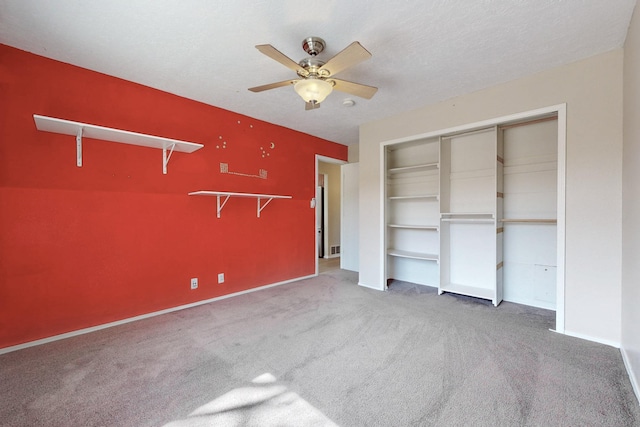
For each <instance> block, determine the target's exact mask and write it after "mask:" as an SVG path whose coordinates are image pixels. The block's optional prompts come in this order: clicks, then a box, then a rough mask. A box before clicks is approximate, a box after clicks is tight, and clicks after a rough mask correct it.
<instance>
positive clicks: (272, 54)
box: [256, 44, 308, 75]
mask: <svg viewBox="0 0 640 427" xmlns="http://www.w3.org/2000/svg"><path fill="white" fill-rule="evenodd" d="M256 49H258V50H259V51H260V52H262V53H264V54H265V55H267V56H268V57H269V58H271V59H274V60H276V61H278V62H279V63H281V64H282V65H284V66H285V67H287V68H290V69H292V70H293V71H295V72H296V73H298V72H302V73H303V74H304V75H306V74H308V72H307V71H306V70H305V69H304V68H302V67H301V66H300V64H298V63H297V62H296V61H294V60H293V59H291V58H289V57H288V56H287V55H285V54H284V53H282V52H280V51H279V50H278V49H276V48H275V47H273V46H271V45H270V44H259V45H257V46H256Z"/></svg>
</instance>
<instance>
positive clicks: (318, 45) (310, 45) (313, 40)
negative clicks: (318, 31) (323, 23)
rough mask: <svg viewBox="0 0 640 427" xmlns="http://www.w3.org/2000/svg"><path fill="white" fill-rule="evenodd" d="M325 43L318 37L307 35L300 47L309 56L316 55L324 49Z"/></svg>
mask: <svg viewBox="0 0 640 427" xmlns="http://www.w3.org/2000/svg"><path fill="white" fill-rule="evenodd" d="M325 46H326V43H325V42H324V40H322V39H321V38H320V37H307V38H306V39H304V40H302V48H303V49H304V51H305V52H307V53H308V54H309V55H311V56H316V55H317V54H319V53H320V52H322V51H323V50H324V47H325Z"/></svg>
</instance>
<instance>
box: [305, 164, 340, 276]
mask: <svg viewBox="0 0 640 427" xmlns="http://www.w3.org/2000/svg"><path fill="white" fill-rule="evenodd" d="M320 162H323V163H333V164H336V165H344V164H347V163H348V162H347V161H345V160H340V159H335V158H333V157H327V156H323V155H321V154H316V167H315V174H314V178H313V180H314V186H313V188H314V200H315V194H316V189H317V188H318V163H320ZM340 191H342V190H341V189H340ZM327 198H328V197H326V196H325V200H326V199H327ZM327 205H328V204H327V203H325V204H324V210H325V212H327V209H328V206H327ZM313 215H314V221H313V235H314V238H313V241H314V243H315V249H314V251H313V253H314V258H315V263H316V272H315V275H316V276H317V275H318V262H319V258H318V230H317V228H316V221H315V215H316V211H315V204H314V205H313ZM326 221H328V219H327V220H326ZM325 226H326V222H325ZM324 232H325V235H326V236H328V233H327V232H328V230H327V227H325V230H324ZM327 239H328V238H327ZM327 239H325V242H326V241H327ZM326 250H327V248H325V251H326Z"/></svg>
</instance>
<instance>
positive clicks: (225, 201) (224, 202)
mask: <svg viewBox="0 0 640 427" xmlns="http://www.w3.org/2000/svg"><path fill="white" fill-rule="evenodd" d="M229 197H231V196H230V195H227V196H225V198H224V201H223V202H222V204H220V194H218V195H217V196H216V198H217V199H218V209H217V215H218V218H220V212H221V211H222V208H224V205H226V204H227V201H228V200H229Z"/></svg>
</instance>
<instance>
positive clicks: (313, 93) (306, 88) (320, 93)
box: [293, 78, 333, 104]
mask: <svg viewBox="0 0 640 427" xmlns="http://www.w3.org/2000/svg"><path fill="white" fill-rule="evenodd" d="M293 88H294V89H295V91H296V92H297V93H298V95H300V97H301V98H302V99H304V102H314V103H318V104H319V103H321V102H322V101H324V100H325V98H326V97H327V96H328V95H329V94H330V93H331V91H332V90H333V85H332V84H331V83H329V82H328V81H326V80H321V79H313V78H308V79H304V80H299V81H298V82H297V83H296V84H295V85H294V86H293Z"/></svg>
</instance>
